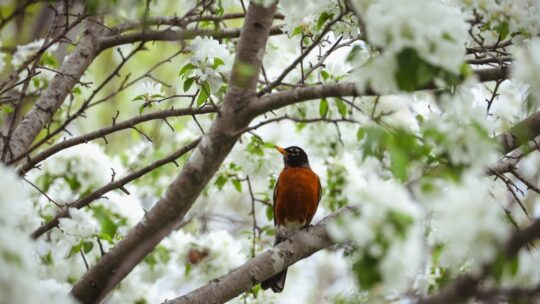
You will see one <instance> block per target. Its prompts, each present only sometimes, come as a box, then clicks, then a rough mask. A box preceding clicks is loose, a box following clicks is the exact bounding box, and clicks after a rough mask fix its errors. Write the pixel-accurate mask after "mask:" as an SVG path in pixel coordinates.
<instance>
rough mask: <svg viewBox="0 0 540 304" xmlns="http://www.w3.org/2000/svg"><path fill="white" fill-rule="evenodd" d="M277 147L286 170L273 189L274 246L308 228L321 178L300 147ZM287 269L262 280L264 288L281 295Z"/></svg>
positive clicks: (316, 205) (319, 192) (316, 201)
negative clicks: (312, 168)
mask: <svg viewBox="0 0 540 304" xmlns="http://www.w3.org/2000/svg"><path fill="white" fill-rule="evenodd" d="M275 148H276V149H277V150H278V151H279V152H280V153H281V154H282V155H283V164H284V168H283V170H282V171H281V173H280V174H279V177H278V179H277V183H276V186H275V188H274V197H273V198H274V226H275V228H276V234H275V241H274V246H276V245H277V244H279V243H281V242H283V241H284V240H286V239H287V238H288V237H289V236H291V235H292V234H293V233H294V232H296V231H298V230H300V229H301V228H304V227H308V226H309V224H310V223H311V220H312V219H313V216H314V215H315V212H316V211H317V207H318V206H319V201H320V200H321V190H322V188H321V182H320V179H319V176H318V175H317V174H316V173H315V172H313V170H311V167H310V166H309V160H308V156H307V154H306V152H305V151H304V150H303V149H302V148H300V147H297V146H291V147H287V148H282V147H279V146H275ZM286 277H287V268H286V269H284V270H283V271H281V272H279V273H277V274H275V275H274V276H273V277H271V278H269V279H267V280H265V281H263V282H262V283H261V287H262V288H263V289H265V290H266V289H268V288H270V289H272V291H273V292H275V293H279V292H282V291H283V288H284V287H285V278H286Z"/></svg>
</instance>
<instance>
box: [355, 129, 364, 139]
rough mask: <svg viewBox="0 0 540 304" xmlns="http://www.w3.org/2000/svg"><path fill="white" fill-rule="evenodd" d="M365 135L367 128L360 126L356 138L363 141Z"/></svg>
mask: <svg viewBox="0 0 540 304" xmlns="http://www.w3.org/2000/svg"><path fill="white" fill-rule="evenodd" d="M364 136H366V129H364V128H358V132H356V139H357V140H358V141H361V140H362V139H363V138H364Z"/></svg>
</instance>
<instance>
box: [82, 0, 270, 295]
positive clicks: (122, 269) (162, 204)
mask: <svg viewBox="0 0 540 304" xmlns="http://www.w3.org/2000/svg"><path fill="white" fill-rule="evenodd" d="M275 8H276V7H275V4H274V5H272V6H270V7H268V8H265V7H262V6H258V5H255V4H253V3H251V4H250V6H249V8H248V11H247V15H246V19H245V22H244V25H243V28H242V33H241V35H240V41H239V44H238V48H237V49H238V51H237V53H236V57H235V62H234V64H233V73H232V76H231V78H230V80H229V89H228V91H227V94H226V96H225V101H224V103H223V106H222V107H221V108H220V110H219V112H218V116H217V118H216V120H215V121H214V123H213V124H212V126H211V127H210V130H209V132H208V133H207V134H206V135H205V136H204V137H203V138H202V140H201V142H200V143H199V145H198V146H197V148H196V150H195V151H194V152H193V154H192V155H191V157H190V158H189V160H188V161H187V162H186V164H185V165H184V167H183V169H182V171H181V172H180V174H179V175H178V176H177V178H176V179H175V180H174V181H173V182H172V184H171V185H170V187H169V188H168V190H167V191H166V193H165V195H164V196H163V197H162V198H161V199H160V200H159V201H158V202H157V204H156V205H155V206H154V207H153V208H152V209H151V210H150V211H149V212H148V213H146V215H145V216H144V218H143V219H142V220H141V222H139V223H138V224H137V225H136V226H135V227H133V228H132V229H131V230H130V231H129V232H128V234H127V235H126V237H125V238H124V239H123V240H122V241H120V242H119V243H118V244H117V245H116V246H115V247H114V248H112V249H111V251H110V252H109V253H107V254H106V255H105V256H104V257H103V258H102V259H101V260H100V261H99V262H98V263H97V264H95V265H94V266H92V267H91V268H90V269H89V270H88V271H87V272H86V273H85V275H84V276H83V277H82V278H81V280H80V281H79V282H77V283H76V284H75V285H74V287H73V289H72V294H73V295H74V296H75V298H77V299H78V300H79V301H80V302H82V303H97V302H99V301H100V300H101V299H102V298H103V297H105V295H106V294H107V293H108V292H109V291H110V290H111V289H112V288H114V286H116V285H117V283H119V282H120V281H121V280H122V279H123V278H124V277H125V276H126V275H127V274H128V273H129V272H130V271H131V270H132V269H133V268H134V267H135V266H136V265H137V264H138V263H139V262H140V261H141V260H142V259H143V258H144V256H145V255H146V254H148V253H149V252H150V251H151V250H152V249H153V248H154V247H155V246H156V245H157V244H158V243H159V242H160V241H161V240H162V239H163V238H164V237H165V236H167V235H168V234H169V233H170V232H171V231H172V230H173V229H174V228H175V227H176V226H177V225H178V223H180V221H181V220H182V219H183V218H184V215H185V214H186V212H187V211H188V210H189V209H190V208H191V206H192V204H193V202H194V201H195V199H197V197H198V196H199V195H200V193H201V191H202V190H203V188H204V187H205V186H206V184H207V183H208V181H209V180H210V178H211V177H212V176H213V175H214V174H215V172H216V171H217V170H218V168H219V166H220V165H221V163H222V162H223V160H224V159H225V157H226V156H227V155H228V154H229V152H230V151H231V149H232V147H233V146H234V144H235V143H236V140H237V139H238V137H239V134H238V130H241V129H242V128H244V127H245V126H247V125H248V123H249V122H250V120H251V118H252V117H253V116H252V115H250V114H249V112H248V111H247V106H248V104H249V102H251V101H253V100H254V98H255V87H256V82H257V77H258V75H259V71H260V67H261V60H262V57H263V54H264V48H265V45H266V41H267V39H268V36H269V34H270V28H271V25H272V20H273V16H274V13H275ZM246 67H247V69H246ZM246 70H248V71H250V72H249V73H245V71H246Z"/></svg>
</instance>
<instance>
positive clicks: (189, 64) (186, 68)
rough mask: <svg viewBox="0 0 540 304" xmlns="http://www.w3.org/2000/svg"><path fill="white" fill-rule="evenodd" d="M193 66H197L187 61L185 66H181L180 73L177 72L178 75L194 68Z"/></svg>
mask: <svg viewBox="0 0 540 304" xmlns="http://www.w3.org/2000/svg"><path fill="white" fill-rule="evenodd" d="M195 68H197V67H196V66H195V65H194V64H192V63H188V64H186V65H185V66H183V67H182V68H181V69H180V73H178V76H182V75H184V74H186V73H188V72H190V71H191V70H194V69H195Z"/></svg>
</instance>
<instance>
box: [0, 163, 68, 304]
mask: <svg viewBox="0 0 540 304" xmlns="http://www.w3.org/2000/svg"><path fill="white" fill-rule="evenodd" d="M0 180H2V189H3V190H2V191H0V269H1V271H0V295H1V300H2V302H3V303H40V302H51V303H53V302H54V303H74V301H73V300H71V299H70V298H68V293H67V292H68V290H69V286H67V285H62V284H59V283H58V282H56V281H54V280H47V281H40V279H39V270H38V267H37V261H36V260H35V257H36V255H35V252H36V243H35V242H34V241H32V240H30V238H29V237H28V235H27V232H26V231H22V230H20V229H19V228H18V225H19V224H20V223H18V219H20V218H21V216H22V213H29V212H30V210H27V209H25V207H24V206H25V205H27V203H28V201H27V195H26V190H25V188H23V187H22V184H21V182H20V181H19V180H18V178H17V177H16V175H15V173H14V172H12V171H11V170H10V169H7V168H5V167H4V166H3V165H0Z"/></svg>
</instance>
